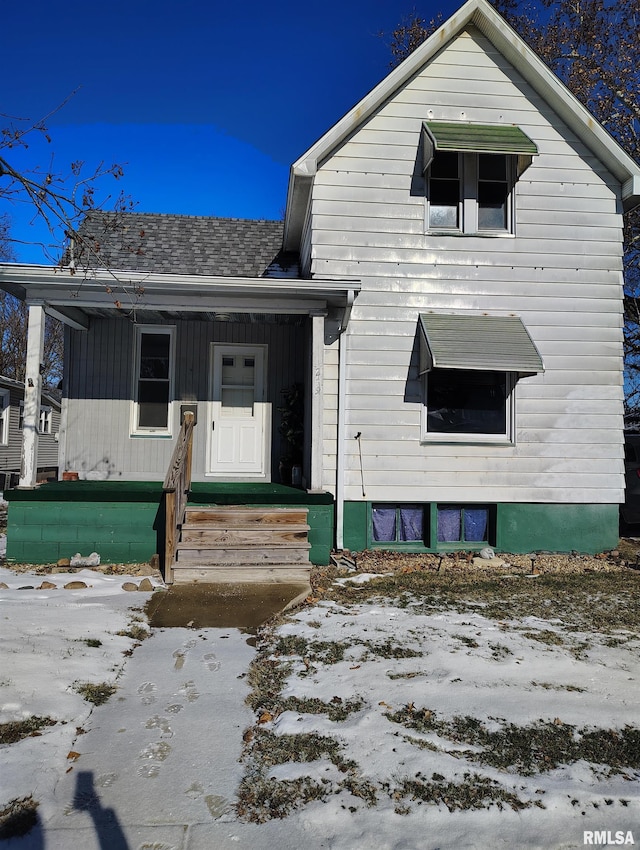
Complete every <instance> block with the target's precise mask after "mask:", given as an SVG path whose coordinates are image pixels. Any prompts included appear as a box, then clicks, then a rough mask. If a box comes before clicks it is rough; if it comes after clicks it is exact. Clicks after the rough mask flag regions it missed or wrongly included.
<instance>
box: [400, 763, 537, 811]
mask: <svg viewBox="0 0 640 850" xmlns="http://www.w3.org/2000/svg"><path fill="white" fill-rule="evenodd" d="M389 793H390V796H391V797H392V798H393V799H394V800H402V799H404V798H409V799H410V800H413V801H417V802H418V803H431V804H433V805H444V806H446V807H447V809H449V811H450V812H455V811H458V810H469V809H489V808H491V806H497V808H499V809H503V808H505V807H506V806H508V807H509V808H510V809H513V810H514V811H516V812H517V811H521V810H522V809H527V808H530V807H531V806H533V805H537V806H539V807H540V808H544V806H543V805H542V803H541V802H540V801H539V800H536V801H531V800H521V799H520V798H519V797H518V796H517V794H514V793H513V792H511V791H507V790H506V789H505V788H503V787H502V786H501V785H500V784H499V783H498V782H496V781H494V780H493V779H489V778H488V777H487V776H479V775H478V774H477V773H465V774H464V777H463V781H462V782H453V781H446V780H445V778H444V776H442V775H441V774H438V773H434V774H433V777H432V778H431V779H430V780H428V779H426V778H424V777H422V776H421V775H420V774H418V775H417V776H416V777H415V778H413V777H407V778H405V779H403V780H402V781H401V782H400V784H399V785H396V786H395V787H393V788H390V789H389ZM396 811H398V808H397V807H396ZM398 813H399V814H408V811H407V810H405V811H399V812H398Z"/></svg>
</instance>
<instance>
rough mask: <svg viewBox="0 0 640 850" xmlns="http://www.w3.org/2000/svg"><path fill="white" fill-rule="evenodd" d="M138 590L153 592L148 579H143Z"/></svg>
mask: <svg viewBox="0 0 640 850" xmlns="http://www.w3.org/2000/svg"><path fill="white" fill-rule="evenodd" d="M138 590H147V591H149V590H153V585H152V584H151V581H150V580H149V579H148V578H143V579H142V581H141V582H140V584H139V585H138Z"/></svg>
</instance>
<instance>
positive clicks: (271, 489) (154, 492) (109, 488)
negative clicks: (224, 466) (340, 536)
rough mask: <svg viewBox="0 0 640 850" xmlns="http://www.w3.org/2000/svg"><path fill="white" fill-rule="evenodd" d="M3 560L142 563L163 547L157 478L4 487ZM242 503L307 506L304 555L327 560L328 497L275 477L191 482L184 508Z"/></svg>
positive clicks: (330, 534)
mask: <svg viewBox="0 0 640 850" xmlns="http://www.w3.org/2000/svg"><path fill="white" fill-rule="evenodd" d="M5 496H6V498H7V500H8V502H9V514H8V528H7V563H8V564H11V563H32V564H51V563H56V561H58V560H59V559H61V558H70V557H71V556H72V555H74V554H75V553H76V552H80V553H81V554H82V555H89V554H90V553H91V552H97V553H98V554H99V555H100V559H101V563H103V564H110V563H142V562H146V561H149V560H150V559H151V558H152V557H153V556H154V555H155V554H158V555H162V553H163V552H164V550H165V508H164V504H165V502H164V491H163V484H162V482H160V481H57V482H50V483H48V484H44V485H42V486H40V487H38V488H36V489H30V490H27V489H17V490H10V491H8V492H7V493H6V494H5ZM234 505H235V506H244V507H252V508H268V509H274V508H277V509H279V508H298V509H305V510H306V511H307V514H306V516H307V519H306V522H307V524H308V526H309V530H308V542H309V544H310V548H309V561H310V562H311V563H312V564H319V565H326V564H328V563H329V554H330V551H331V547H332V545H333V535H334V500H333V496H332V495H331V494H330V493H325V492H319V493H308V492H306V491H303V490H298V489H296V488H294V487H288V486H285V485H282V484H276V483H262V482H254V483H240V482H234V483H227V482H194V483H193V484H192V486H191V489H190V492H189V497H188V506H189V507H194V506H195V507H213V506H219V507H220V506H234Z"/></svg>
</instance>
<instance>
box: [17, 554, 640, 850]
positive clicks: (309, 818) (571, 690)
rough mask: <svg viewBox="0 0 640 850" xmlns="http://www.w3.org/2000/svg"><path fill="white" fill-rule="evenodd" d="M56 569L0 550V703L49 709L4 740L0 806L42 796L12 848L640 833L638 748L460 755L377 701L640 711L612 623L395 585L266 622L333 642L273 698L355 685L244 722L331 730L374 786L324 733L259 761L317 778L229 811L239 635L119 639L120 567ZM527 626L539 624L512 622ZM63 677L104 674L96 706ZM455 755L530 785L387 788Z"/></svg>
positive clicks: (456, 710)
mask: <svg viewBox="0 0 640 850" xmlns="http://www.w3.org/2000/svg"><path fill="white" fill-rule="evenodd" d="M69 578H70V577H69V576H68V575H54V576H48V577H47V579H48V580H51V581H52V582H54V583H56V584H57V585H58V586H59V587H58V588H56V589H43V590H36V589H32V590H19V589H18V588H21V587H25V586H28V585H33V586H34V588H35V587H38V586H39V585H40V584H41V582H42V576H30V575H28V574H24V573H21V574H14V573H12V572H11V571H10V570H0V581H4V582H5V583H6V584H8V585H9V589H4V590H0V641H1V646H2V665H1V667H0V722H7V721H11V720H20V719H22V718H25V717H27V716H30V715H34V714H35V715H41V716H47V717H51V718H52V719H54V720H56V721H58V722H57V724H56V725H55V726H51V727H48V728H44V729H42V731H41V735H40V736H38V737H30V738H26V739H25V740H23V741H20V742H19V743H16V744H11V745H6V746H3V747H2V748H1V749H2V765H3V766H2V770H1V772H0V809H1V808H2V807H3V806H4V805H5V804H6V803H7V802H8V801H9V800H11V799H14V798H18V797H23V796H27V795H29V794H33V797H34V798H35V799H37V800H38V802H39V810H38V812H39V822H38V826H37V828H36V829H35V830H33V831H32V832H31V833H30V834H29V835H27V836H25V837H24V838H21V839H12V840H11V841H8V842H7V844H6V846H7V848H8V850H13V848H15V850H35V848H38V849H39V850H40V848H46V850H62V848H64V850H75V849H76V848H77V849H78V850H94V848H96V850H97V848H101V847H105V846H108V847H110V848H114V850H115V848H117V850H125V848H126V850H143V848H146V850H148V848H157V850H205V848H214V847H215V848H216V850H227V848H231V847H234V848H245V847H247V848H248V847H251V848H256V850H270V848H274V847H278V849H279V850H299V848H300V847H302V846H307V847H309V848H310V849H311V848H313V850H315V848H333V850H360V848H362V850H417V849H418V848H420V850H423V849H424V850H436V848H441V850H444V849H445V848H451V850H453V848H455V850H460V849H461V848H476V850H493V848H505V850H506V848H509V850H514V848H523V850H524V849H525V848H530V850H534V848H545V850H547V848H577V847H582V846H584V840H583V831H584V830H610V831H620V830H621V831H624V833H625V836H626V834H627V831H629V830H631V831H633V837H634V839H635V842H636V844H638V843H639V842H640V789H639V786H638V779H639V778H640V774H639V773H638V771H637V770H630V769H626V770H624V771H623V772H622V773H617V774H613V775H610V776H607V775H606V772H605V771H604V770H601V769H598V767H597V766H594V765H593V764H592V763H590V762H586V761H582V760H581V761H575V762H573V763H570V764H562V765H560V766H558V767H556V768H555V769H552V770H548V771H545V772H536V773H534V774H533V775H526V773H521V772H518V770H517V769H516V768H514V767H509V768H507V769H504V768H499V767H492V766H490V765H487V764H480V763H476V762H473V761H470V760H469V759H470V757H471V756H472V755H473V753H474V752H475V753H478V752H480V751H481V749H482V748H481V747H479V746H476V745H468V744H465V743H464V742H463V741H455V740H452V739H450V738H449V737H447V736H445V735H443V734H442V732H441V731H438V730H432V729H426V730H425V729H422V730H420V729H412V728H408V727H407V726H406V725H403V724H402V723H401V722H398V719H396V720H393V719H392V718H393V717H394V716H395V717H396V718H399V717H400V716H401V715H398V714H397V713H398V712H401V713H402V712H405V713H406V712H407V711H413V710H415V711H416V712H417V711H420V712H431V713H432V714H433V716H434V717H437V718H438V719H442V720H447V721H450V720H452V718H455V717H457V716H459V717H466V716H471V717H473V718H476V719H478V720H480V721H481V722H482V723H483V724H484V726H485V727H486V728H487V729H488V730H490V731H499V730H500V729H503V728H504V725H505V723H506V722H509V723H513V724H517V725H522V726H524V725H526V724H530V723H535V722H537V721H540V720H543V721H545V722H549V723H554V722H558V723H561V724H569V725H573V726H575V727H576V728H578V729H581V728H583V727H588V728H593V727H597V728H602V729H617V730H621V729H624V728H625V727H626V726H637V716H638V678H639V675H640V660H639V653H638V650H639V649H640V639H638V637H637V636H636V637H631V638H630V639H629V636H628V635H627V636H625V640H624V641H623V642H620V643H619V644H618V642H616V641H612V640H609V641H607V640H604V639H602V636H599V638H600V639H598V638H597V637H596V638H595V639H594V636H593V635H588V634H582V633H579V632H571V633H569V632H568V631H563V630H562V628H561V624H559V623H555V622H549V621H548V620H542V619H539V618H536V617H533V616H532V617H526V618H525V619H523V620H521V621H519V622H517V623H514V622H497V621H495V620H492V619H489V618H487V617H485V616H483V614H482V613H481V612H480V611H477V610H476V611H473V612H469V611H461V612H460V611H455V610H446V611H438V612H435V613H434V612H425V611H424V610H423V609H422V608H421V606H420V605H411V604H409V605H408V606H407V607H404V608H399V607H393V606H391V605H385V604H382V603H375V604H374V603H368V602H363V603H360V604H353V605H346V604H339V603H334V602H328V601H323V602H319V603H317V604H315V605H313V606H309V607H308V608H304V609H302V610H300V611H298V612H296V613H294V614H293V615H291V617H290V618H289V619H288V621H287V622H286V623H285V624H284V625H283V626H281V627H280V628H279V629H278V631H277V634H276V638H277V637H283V638H287V637H289V638H304V639H305V640H306V641H307V644H308V645H309V646H311V645H312V644H313V642H314V641H315V642H322V643H325V644H326V643H327V642H332V643H337V644H340V645H341V646H342V648H343V649H344V654H343V656H342V658H341V659H339V660H335V659H334V658H332V659H331V662H333V663H331V662H330V661H329V660H328V659H327V658H326V657H324V656H323V654H322V652H321V651H318V652H317V653H316V655H315V657H314V654H313V652H312V651H311V652H310V653H309V654H308V657H306V656H304V655H295V654H293V655H291V656H290V657H286V658H285V659H284V660H285V661H290V662H291V670H290V673H289V675H288V677H287V680H286V683H285V686H284V689H283V692H282V698H283V699H286V698H287V697H297V698H299V699H303V698H316V699H319V700H322V701H323V702H326V703H331V702H332V701H334V703H336V702H338V703H339V702H340V701H342V702H347V701H349V700H360V701H361V706H360V707H359V708H358V709H357V710H355V711H353V712H351V713H350V714H348V716H347V717H346V718H345V719H343V720H341V721H339V722H336V721H331V720H329V719H328V717H327V714H326V713H325V714H309V713H303V712H299V711H296V710H290V709H287V710H285V711H283V712H282V713H281V714H280V715H279V716H277V717H275V719H273V720H272V721H270V722H267V723H264V724H261V726H260V727H259V728H260V729H261V730H265V731H269V732H272V733H274V734H275V735H277V736H284V735H294V734H295V735H298V734H301V733H316V734H318V735H323V736H328V737H330V738H332V739H335V740H337V741H338V742H339V743H340V747H341V753H342V755H343V756H344V758H345V759H346V760H352V761H353V762H355V764H356V776H355V778H356V779H357V781H358V782H361V783H363V784H367V785H368V786H369V787H373V788H374V789H375V793H376V798H377V802H376V805H374V806H368V805H367V802H366V800H365V799H363V798H361V797H359V796H356V795H354V794H353V793H352V792H350V791H349V790H348V788H346V787H344V785H341V783H343V782H344V779H345V773H344V771H343V770H341V769H339V768H338V767H336V765H335V764H334V763H332V761H331V760H329V759H328V758H327V756H326V754H323V755H322V756H321V757H319V758H318V759H317V760H315V761H313V762H299V761H294V760H290V761H285V763H284V764H277V763H276V764H272V765H271V766H270V767H269V769H268V772H267V778H268V780H269V781H270V782H274V783H277V782H283V781H287V780H289V781H292V780H301V779H304V778H305V777H311V779H313V780H314V781H315V782H318V783H323V782H324V783H325V784H326V787H327V788H331V789H333V790H332V791H331V793H329V794H327V796H326V798H325V799H324V800H322V801H315V802H311V803H309V804H308V805H306V806H302V807H300V808H297V809H295V810H294V811H292V813H291V814H290V815H289V817H288V818H285V819H284V820H281V821H280V820H278V821H273V820H272V821H268V822H267V823H264V824H259V825H258V824H250V823H243V822H240V821H239V820H237V818H236V815H235V813H234V809H233V803H234V800H235V796H236V794H237V790H238V786H239V783H240V781H241V779H242V775H243V771H244V770H246V767H244V766H243V765H242V764H241V763H240V761H239V759H240V756H241V752H242V747H243V741H242V738H243V733H244V732H245V730H246V729H247V728H248V727H249V726H251V725H252V724H253V723H255V720H256V717H255V715H254V714H253V713H252V712H251V711H250V710H249V708H248V707H247V705H246V704H245V698H246V696H247V694H248V691H249V686H248V684H247V681H246V672H247V670H248V668H249V665H250V663H251V661H252V660H253V659H254V658H255V656H256V651H255V649H254V648H253V647H251V646H249V645H248V644H247V638H246V635H243V634H241V633H240V632H239V631H238V630H235V629H199V630H188V629H157V630H154V632H153V635H152V637H151V638H149V639H148V640H145V641H143V642H142V643H141V644H140V645H139V646H137V648H135V650H134V652H133V654H132V655H131V654H130V653H129V651H130V649H131V648H132V647H133V646H134V644H135V643H136V642H135V641H134V640H133V639H132V638H130V637H126V636H125V635H122V634H118V632H126V631H127V630H128V629H129V627H130V625H131V622H132V618H135V617H140V614H139V611H136V610H135V609H139V608H140V607H141V606H142V604H143V603H144V602H145V601H146V600H147V598H148V596H149V594H147V593H140V592H139V593H127V592H124V591H123V590H122V584H123V582H124V581H126V580H127V577H126V576H107V575H103V574H101V573H97V572H92V571H89V570H86V571H82V572H81V573H80V574H78V575H76V576H74V578H80V579H82V580H84V581H85V582H86V583H87V585H90V586H89V587H88V588H86V589H80V590H63V589H62V585H63V584H64V583H66V582H67V581H68V580H69ZM536 632H544V633H545V635H546V641H547V642H543V641H539V640H533V639H531V637H527V634H531V633H536ZM554 634H555V635H557V641H558V642H554ZM98 641H99V645H96V642H98ZM125 653H128V654H125ZM274 657H275V656H274ZM279 660H282V658H280V659H279ZM79 682H94V683H101V682H110V683H114V684H115V685H116V686H117V688H118V690H117V692H116V694H115V695H114V696H112V697H111V699H110V700H109V701H108V702H107V703H106V704H105V705H102V706H99V707H93V706H92V705H90V704H89V703H87V702H86V701H85V700H84V699H83V698H82V697H81V696H80V695H79V694H78V693H77V691H76V690H75V689H74V685H76V684H77V683H79ZM408 707H409V708H408ZM465 773H475V774H479V775H481V776H483V777H486V778H487V780H488V781H491V782H493V783H494V785H495V787H500V788H502V789H504V790H505V791H506V792H508V793H509V794H512V795H514V797H515V798H517V799H518V800H519V801H520V802H521V803H523V804H524V805H527V806H529V807H528V808H523V809H521V810H519V811H514V810H513V809H512V808H511V807H510V805H509V804H503V806H502V808H500V807H499V806H498V805H497V804H496V803H493V804H490V805H489V804H488V805H487V807H486V808H481V809H476V810H473V809H472V810H463V811H461V810H455V811H449V808H448V807H447V805H446V804H445V803H443V802H440V803H426V802H419V801H416V800H415V799H412V797H411V795H410V794H406V793H403V792H402V783H403V780H405V779H411V780H415V779H416V777H421V778H422V780H423V781H424V782H429V781H432V780H433V777H434V775H435V776H436V777H438V776H439V777H441V778H442V781H450V782H456V783H463V782H464V776H465ZM541 806H542V807H543V808H541ZM118 835H121V836H122V837H121V838H120V839H119V838H117V836H118ZM114 836H116V837H114ZM109 842H111V843H109Z"/></svg>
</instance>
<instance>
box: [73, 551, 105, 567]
mask: <svg viewBox="0 0 640 850" xmlns="http://www.w3.org/2000/svg"><path fill="white" fill-rule="evenodd" d="M71 566H72V567H99V566H100V555H98V553H97V552H92V553H91V554H90V555H89V556H88V557H86V558H84V557H83V556H82V555H81V554H80V552H76V554H75V555H74V556H73V558H72V559H71Z"/></svg>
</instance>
